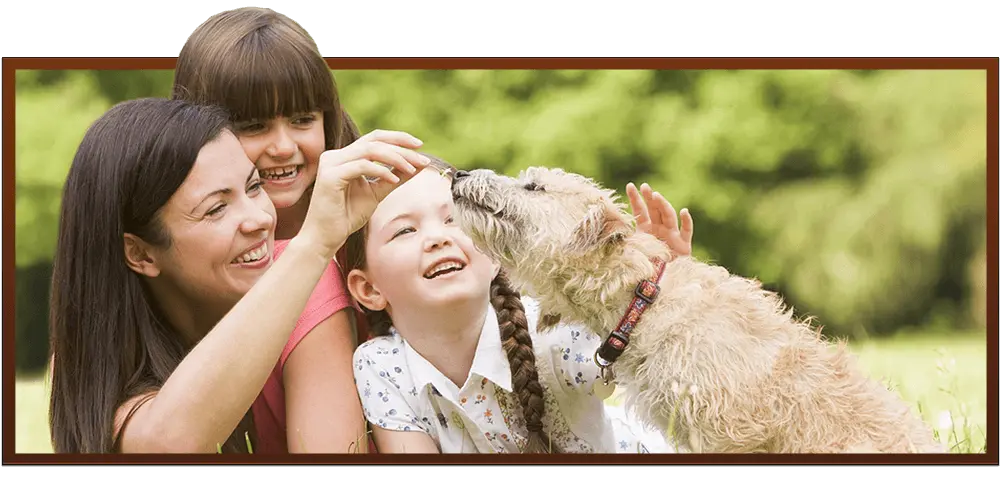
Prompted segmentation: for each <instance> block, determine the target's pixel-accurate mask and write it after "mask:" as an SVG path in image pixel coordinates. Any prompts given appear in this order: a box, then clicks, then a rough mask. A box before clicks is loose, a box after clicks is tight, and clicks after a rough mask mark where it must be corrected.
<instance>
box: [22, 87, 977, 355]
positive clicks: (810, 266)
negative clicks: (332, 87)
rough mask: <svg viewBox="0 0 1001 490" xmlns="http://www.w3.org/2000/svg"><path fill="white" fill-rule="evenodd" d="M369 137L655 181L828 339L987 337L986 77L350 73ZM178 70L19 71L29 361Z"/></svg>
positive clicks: (499, 161) (471, 163)
mask: <svg viewBox="0 0 1001 490" xmlns="http://www.w3.org/2000/svg"><path fill="white" fill-rule="evenodd" d="M334 74H335V77H336V79H337V83H338V85H339V89H340V93H341V97H342V99H343V101H344V103H345V106H346V107H347V109H348V111H349V112H350V114H351V115H352V117H353V118H354V119H355V121H356V122H357V123H358V125H359V127H360V128H361V129H362V131H363V132H368V131H370V130H372V129H376V128H382V129H397V130H404V131H408V132H410V133H412V134H414V135H416V136H417V137H419V138H421V139H423V140H424V141H425V150H427V151H429V152H431V153H434V154H437V155H438V156H440V157H442V158H444V159H446V160H448V161H449V162H451V163H453V164H455V165H456V166H458V167H460V168H473V167H488V168H493V169H496V170H498V171H500V172H504V173H508V174H514V173H516V172H517V171H518V170H520V169H522V168H525V167H528V166H532V165H544V166H555V167H563V168H565V169H567V170H570V171H574V172H578V173H582V174H585V175H588V176H590V177H593V178H595V179H597V180H599V181H601V182H602V183H603V184H605V185H606V186H609V187H612V188H615V189H617V190H618V191H619V192H620V193H624V189H625V185H626V183H627V182H630V181H631V182H635V183H637V184H639V183H642V182H648V183H650V184H651V185H652V186H653V187H654V189H656V190H659V191H661V192H662V193H663V194H664V195H665V196H666V197H667V198H668V199H669V200H670V201H671V203H672V204H674V205H675V207H676V208H678V209H681V208H682V207H688V208H689V209H690V210H691V211H692V213H693V215H694V217H695V222H696V232H695V254H696V255H697V256H698V257H699V258H701V259H704V260H708V261H712V262H715V263H718V264H720V265H723V266H726V267H727V268H729V269H730V270H732V271H733V272H735V273H738V274H741V275H744V276H748V277H755V278H758V279H760V280H761V281H762V282H763V283H765V285H766V286H767V287H769V288H771V289H773V290H776V291H778V292H780V293H782V294H783V295H785V297H786V298H787V300H788V301H789V303H790V304H792V305H793V306H794V307H795V309H796V311H797V312H798V314H802V315H813V316H815V317H817V322H818V323H819V324H822V325H824V333H825V334H828V335H836V336H844V337H849V338H853V339H859V338H865V337H870V336H878V337H884V336H888V335H891V334H908V333H911V332H918V331H938V332H948V333H951V332H959V331H968V332H975V331H978V330H979V331H981V332H982V331H983V329H984V328H985V310H986V302H985V301H986V289H985V288H986V262H985V253H986V248H985V247H986V226H985V223H986V222H985V220H986V186H985V181H986V150H985V144H984V142H985V138H986V120H987V114H986V89H987V87H986V75H985V72H983V71H939V70H935V71H904V70H887V71H815V70H779V71H755V70H707V71H647V70H636V71H630V70H608V71H602V70H566V71H549V70H510V71H508V70H496V71H493V70H457V71H451V70H426V71H416V70H413V71H412V70H379V71H363V70H348V71H338V70H335V71H334ZM172 75H173V73H172V72H171V71H53V70H49V71H18V72H17V73H16V106H15V107H16V109H15V110H16V120H15V125H16V126H15V127H16V129H15V131H16V154H15V155H16V226H17V227H16V239H15V243H16V255H17V274H16V277H17V283H16V287H15V289H16V297H17V304H16V320H17V322H16V323H17V326H16V331H17V336H16V340H17V368H18V371H19V372H24V371H38V370H41V369H42V368H43V367H44V365H45V357H46V353H47V350H48V342H47V298H48V287H49V284H48V281H49V275H50V274H51V260H52V257H53V250H54V247H55V238H56V230H57V221H58V211H59V206H60V194H61V190H62V183H63V181H64V179H65V176H66V173H67V170H68V166H69V164H70V162H71V160H72V158H73V155H74V152H75V150H76V147H77V145H78V144H79V142H80V139H81V138H82V136H83V133H84V132H85V131H86V129H87V127H88V126H89V125H90V124H91V123H92V122H93V121H94V119H96V118H97V117H98V116H99V115H101V114H102V113H103V112H104V111H105V110H107V109H108V108H109V107H111V105H113V104H114V103H116V102H119V101H122V100H125V99H130V98H136V97H145V96H160V97H166V96H169V92H170V84H171V79H172Z"/></svg>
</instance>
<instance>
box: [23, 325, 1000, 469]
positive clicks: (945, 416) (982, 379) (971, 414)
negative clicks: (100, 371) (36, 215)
mask: <svg viewBox="0 0 1001 490" xmlns="http://www.w3.org/2000/svg"><path fill="white" fill-rule="evenodd" d="M852 350H853V351H854V352H855V353H856V354H857V355H858V356H859V359H860V362H861V364H862V367H863V368H864V369H866V370H867V371H868V372H869V374H870V375H871V376H873V377H875V378H877V379H881V380H883V381H884V382H885V383H887V384H888V385H889V386H890V387H891V388H893V389H895V390H897V391H898V392H899V393H900V395H901V396H902V397H903V398H904V399H905V400H907V401H908V402H910V403H911V405H912V407H914V409H915V410H919V411H920V412H921V414H922V417H923V418H924V419H925V420H926V421H928V423H929V424H930V425H931V426H932V427H933V428H934V429H936V430H937V431H938V434H939V439H940V440H942V441H944V442H947V443H948V445H949V446H950V447H951V448H952V451H953V452H963V453H969V452H984V450H985V433H986V431H987V344H986V341H985V338H984V336H983V333H979V334H963V335H950V336H911V337H901V338H892V339H881V340H873V341H868V342H862V343H856V344H853V345H852ZM47 390H48V387H47V386H46V385H45V382H44V378H42V377H41V376H37V377H31V378H27V377H25V378H18V379H17V383H16V388H15V401H16V404H15V417H16V432H15V451H16V452H18V453H49V452H52V446H51V444H50V443H49V432H48V391H47ZM610 403H613V404H616V403H618V399H617V398H616V397H615V396H613V398H612V399H611V401H610Z"/></svg>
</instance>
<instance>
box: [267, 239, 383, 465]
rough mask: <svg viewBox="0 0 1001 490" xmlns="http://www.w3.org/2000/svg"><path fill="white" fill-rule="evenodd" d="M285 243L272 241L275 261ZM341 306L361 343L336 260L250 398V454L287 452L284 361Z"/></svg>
mask: <svg viewBox="0 0 1001 490" xmlns="http://www.w3.org/2000/svg"><path fill="white" fill-rule="evenodd" d="M287 245H288V240H275V260H277V259H278V258H279V257H280V256H281V254H282V252H283V251H285V247H286V246H287ZM344 308H351V309H352V313H353V314H355V315H356V319H358V320H360V321H358V322H356V323H357V324H358V342H359V343H361V342H364V341H365V340H367V339H368V329H367V328H365V325H364V317H363V316H362V315H360V314H358V311H357V309H356V307H355V304H354V301H353V299H352V298H351V295H350V294H349V293H348V291H347V288H346V287H344V279H343V276H342V275H341V272H340V268H339V267H338V266H337V263H336V262H334V261H331V262H330V265H328V266H327V269H326V270H325V271H323V276H321V277H320V280H319V282H318V283H317V285H316V288H315V289H313V293H312V294H311V295H310V297H309V300H308V301H307V302H306V308H305V309H304V310H303V313H302V316H300V317H299V320H298V321H296V325H295V329H294V330H292V335H291V336H290V337H289V340H288V343H286V344H285V348H284V349H283V350H282V355H281V358H280V359H279V360H278V364H276V365H275V368H274V370H272V371H271V375H270V376H268V380H267V381H266V382H265V383H264V388H263V389H262V390H261V394H260V395H258V397H257V399H256V400H255V401H254V404H253V407H252V411H253V413H254V428H255V429H256V430H257V444H256V445H255V446H254V448H253V449H254V453H262V454H276V453H279V454H285V453H288V442H287V439H286V428H285V387H284V385H283V383H282V371H283V369H284V367H285V361H286V360H287V359H288V356H289V355H290V354H291V353H292V351H293V350H294V349H295V348H296V346H298V345H299V342H300V341H301V340H302V339H303V338H304V337H305V336H306V334H308V333H309V332H310V331H312V330H313V328H315V327H316V326H317V325H318V324H319V323H320V322H322V321H323V320H326V319H327V318H330V316H332V315H333V314H334V313H337V312H338V311H340V310H342V309H344ZM331 416H335V414H331ZM370 447H371V445H370Z"/></svg>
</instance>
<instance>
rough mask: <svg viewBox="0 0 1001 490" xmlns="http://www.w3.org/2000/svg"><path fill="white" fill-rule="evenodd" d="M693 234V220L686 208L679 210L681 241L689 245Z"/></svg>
mask: <svg viewBox="0 0 1001 490" xmlns="http://www.w3.org/2000/svg"><path fill="white" fill-rule="evenodd" d="M694 234H695V220H694V219H693V218H692V213H691V212H690V211H688V208H684V209H682V210H681V239H682V240H684V241H685V242H686V243H688V244H689V245H691V243H692V235H694Z"/></svg>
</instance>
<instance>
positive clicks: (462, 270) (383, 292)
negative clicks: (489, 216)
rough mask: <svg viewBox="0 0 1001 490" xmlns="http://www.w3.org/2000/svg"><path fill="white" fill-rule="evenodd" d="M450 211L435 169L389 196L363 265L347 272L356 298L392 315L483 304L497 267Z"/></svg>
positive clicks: (444, 183) (370, 232)
mask: <svg viewBox="0 0 1001 490" xmlns="http://www.w3.org/2000/svg"><path fill="white" fill-rule="evenodd" d="M452 213H453V203H452V192H451V182H450V180H449V179H447V178H443V177H442V176H441V174H440V173H439V171H437V170H435V169H433V168H430V167H429V168H427V169H425V170H423V171H421V172H420V173H419V174H418V175H416V176H415V177H414V178H413V179H411V180H410V181H408V182H407V183H405V184H403V185H402V186H400V187H399V188H397V189H396V190H394V191H393V192H391V193H390V194H389V195H388V196H387V197H386V198H385V199H384V200H383V201H382V202H381V203H380V204H379V206H378V207H377V208H376V210H375V213H373V215H372V218H371V220H370V221H369V223H368V225H367V226H368V229H367V238H366V240H365V255H366V267H365V268H364V270H360V269H355V270H353V271H351V272H350V273H349V278H348V283H349V284H348V285H349V288H350V289H351V290H352V294H355V297H356V299H358V300H359V301H360V302H362V303H363V304H365V306H366V307H369V308H370V309H373V310H380V309H384V308H386V309H387V311H388V312H389V313H390V314H392V311H393V309H394V308H395V309H397V310H406V311H418V310H422V309H426V308H435V309H437V308H440V307H447V306H448V305H458V304H462V303H465V302H468V301H471V300H472V301H486V300H487V298H488V297H489V292H490V281H491V280H492V279H493V277H494V275H496V273H497V270H498V269H497V266H496V265H495V264H494V263H493V262H491V261H490V259H489V258H487V257H486V256H485V255H483V253H481V252H480V251H479V250H477V249H476V247H475V246H474V245H473V242H472V240H470V238H469V237H468V236H466V235H465V234H464V233H463V232H462V230H460V228H459V226H458V224H457V223H456V222H455V220H454V218H453V215H452ZM365 284H367V285H368V287H370V288H371V289H370V292H374V293H375V294H374V295H370V294H367V293H364V292H363V291H365V290H366V287H365ZM366 303H368V304H366Z"/></svg>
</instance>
